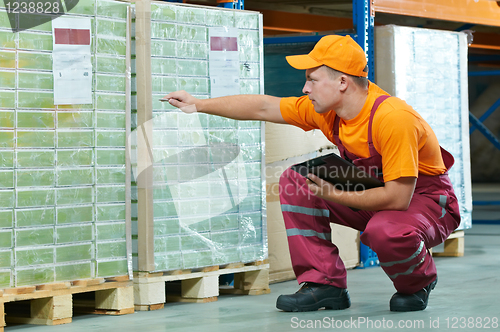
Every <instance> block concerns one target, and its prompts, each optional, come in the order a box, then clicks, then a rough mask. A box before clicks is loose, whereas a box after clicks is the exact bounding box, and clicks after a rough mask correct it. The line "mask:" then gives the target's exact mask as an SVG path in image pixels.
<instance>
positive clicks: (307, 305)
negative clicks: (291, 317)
mask: <svg viewBox="0 0 500 332" xmlns="http://www.w3.org/2000/svg"><path fill="white" fill-rule="evenodd" d="M350 306H351V299H350V298H349V292H348V291H347V289H343V288H338V287H335V286H332V285H322V284H317V283H314V282H306V283H304V285H303V286H302V287H301V288H300V289H299V290H298V291H297V293H295V294H291V295H280V296H279V297H278V300H277V301H276V308H278V309H280V310H283V311H293V312H297V311H315V310H318V309H321V308H325V309H331V310H340V309H346V308H349V307H350Z"/></svg>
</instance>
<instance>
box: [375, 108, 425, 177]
mask: <svg viewBox="0 0 500 332" xmlns="http://www.w3.org/2000/svg"><path fill="white" fill-rule="evenodd" d="M377 122H378V121H377ZM379 123H380V125H379V126H378V130H376V135H375V136H374V144H375V148H377V150H379V152H380V154H381V155H382V169H383V171H384V181H385V182H387V181H392V180H396V179H398V178H400V177H418V172H419V150H420V148H421V147H422V146H423V145H424V144H425V138H426V135H425V129H424V128H423V126H422V124H421V123H420V121H419V120H418V118H417V117H416V116H415V115H414V114H412V113H411V112H407V111H405V110H394V111H392V112H389V113H388V114H386V115H385V116H384V118H383V119H381V121H380V122H379ZM374 125H376V122H374Z"/></svg>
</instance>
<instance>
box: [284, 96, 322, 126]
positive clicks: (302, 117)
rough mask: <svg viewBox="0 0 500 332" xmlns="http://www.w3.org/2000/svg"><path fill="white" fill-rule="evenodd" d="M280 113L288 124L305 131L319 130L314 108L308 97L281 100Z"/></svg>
mask: <svg viewBox="0 0 500 332" xmlns="http://www.w3.org/2000/svg"><path fill="white" fill-rule="evenodd" d="M280 111H281V115H282V116H283V119H284V120H285V121H286V122H287V123H288V124H291V125H294V126H297V127H299V128H302V129H303V130H305V131H309V130H313V129H319V126H318V125H317V122H316V121H315V118H314V116H315V113H316V112H315V111H314V106H313V105H312V103H311V101H310V100H309V98H308V97H307V96H302V97H287V98H281V102H280Z"/></svg>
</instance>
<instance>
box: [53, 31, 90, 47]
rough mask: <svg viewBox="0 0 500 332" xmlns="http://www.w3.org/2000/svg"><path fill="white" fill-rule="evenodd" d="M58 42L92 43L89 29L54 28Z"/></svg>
mask: <svg viewBox="0 0 500 332" xmlns="http://www.w3.org/2000/svg"><path fill="white" fill-rule="evenodd" d="M54 39H55V43H56V44H66V45H90V30H89V29H59V28H55V29H54Z"/></svg>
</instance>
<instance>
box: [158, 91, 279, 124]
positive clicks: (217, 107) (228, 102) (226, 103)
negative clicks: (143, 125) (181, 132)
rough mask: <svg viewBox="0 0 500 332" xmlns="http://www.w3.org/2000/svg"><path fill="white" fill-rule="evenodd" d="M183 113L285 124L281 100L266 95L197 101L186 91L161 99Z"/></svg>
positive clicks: (173, 93) (170, 94) (172, 93)
mask: <svg viewBox="0 0 500 332" xmlns="http://www.w3.org/2000/svg"><path fill="white" fill-rule="evenodd" d="M161 100H162V101H168V102H169V103H170V105H172V106H174V107H177V108H180V109H181V110H182V111H183V112H185V113H194V112H200V113H206V114H213V115H218V116H222V117H226V118H231V119H235V120H256V121H268V122H274V123H283V124H286V122H285V120H284V119H283V117H282V116H281V111H280V100H281V98H278V97H273V96H268V95H236V96H226V97H218V98H211V99H198V98H195V97H193V96H191V95H190V94H189V93H187V92H186V91H176V92H171V93H169V94H168V95H166V96H165V97H163V98H162V99H161Z"/></svg>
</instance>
